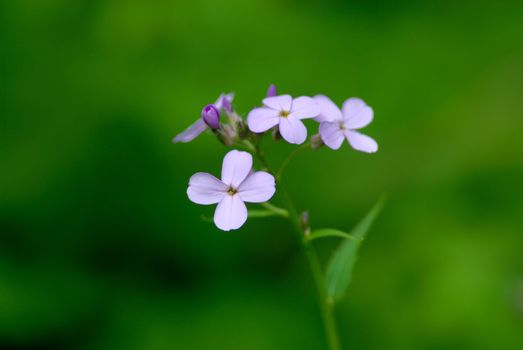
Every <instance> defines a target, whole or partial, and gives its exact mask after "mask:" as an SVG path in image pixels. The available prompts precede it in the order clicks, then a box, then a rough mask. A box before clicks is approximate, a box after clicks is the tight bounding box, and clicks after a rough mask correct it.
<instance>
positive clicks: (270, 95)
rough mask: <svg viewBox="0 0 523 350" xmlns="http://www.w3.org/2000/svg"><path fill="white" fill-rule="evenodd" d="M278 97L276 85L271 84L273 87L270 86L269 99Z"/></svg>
mask: <svg viewBox="0 0 523 350" xmlns="http://www.w3.org/2000/svg"><path fill="white" fill-rule="evenodd" d="M276 95H277V92H276V86H275V85H274V84H271V86H269V90H267V97H273V96H276Z"/></svg>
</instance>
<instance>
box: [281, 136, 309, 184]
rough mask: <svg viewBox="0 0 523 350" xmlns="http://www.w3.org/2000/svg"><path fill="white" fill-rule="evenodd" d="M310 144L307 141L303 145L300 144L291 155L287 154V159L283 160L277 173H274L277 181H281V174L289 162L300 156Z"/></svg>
mask: <svg viewBox="0 0 523 350" xmlns="http://www.w3.org/2000/svg"><path fill="white" fill-rule="evenodd" d="M310 146H311V145H310V142H309V141H307V142H305V143H304V144H302V145H301V146H299V147H298V148H296V149H294V151H292V153H291V154H289V156H288V157H287V159H285V160H284V161H283V163H282V164H281V166H280V168H279V169H278V172H277V173H276V178H277V179H278V180H281V177H282V175H283V172H284V171H285V169H287V166H288V165H289V163H290V162H291V160H293V159H294V157H296V156H297V155H298V154H300V153H301V152H303V151H304V150H306V149H308V148H310Z"/></svg>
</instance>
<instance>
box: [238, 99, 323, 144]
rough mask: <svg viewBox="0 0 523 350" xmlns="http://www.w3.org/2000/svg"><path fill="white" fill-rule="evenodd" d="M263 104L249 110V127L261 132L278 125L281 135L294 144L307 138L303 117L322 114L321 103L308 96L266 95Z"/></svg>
mask: <svg viewBox="0 0 523 350" xmlns="http://www.w3.org/2000/svg"><path fill="white" fill-rule="evenodd" d="M263 105H264V106H263V107H259V108H255V109H253V110H252V111H250V112H249V115H248V116H247V124H248V125H249V129H250V130H251V131H253V132H256V133H261V132H264V131H267V130H269V129H270V128H272V127H273V126H276V125H278V128H279V131H280V134H281V136H282V137H283V138H284V139H285V140H286V141H287V142H289V143H294V144H300V143H303V142H304V141H305V139H306V138H307V129H306V128H305V125H303V122H302V121H301V119H306V118H314V117H317V116H318V115H319V114H320V107H319V105H318V104H317V103H316V102H315V101H314V99H312V98H311V97H306V96H302V97H298V98H295V99H293V98H292V97H291V96H289V95H280V96H274V97H266V98H265V99H264V100H263Z"/></svg>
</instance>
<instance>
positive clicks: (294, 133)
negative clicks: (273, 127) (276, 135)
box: [279, 115, 307, 144]
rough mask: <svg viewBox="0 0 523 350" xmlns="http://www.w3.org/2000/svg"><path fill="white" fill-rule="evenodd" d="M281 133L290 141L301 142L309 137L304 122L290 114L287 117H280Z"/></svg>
mask: <svg viewBox="0 0 523 350" xmlns="http://www.w3.org/2000/svg"><path fill="white" fill-rule="evenodd" d="M279 129H280V134H281V136H282V137H283V138H284V139H285V140H286V141H287V142H288V143H294V144H301V143H303V142H304V141H305V139H306V138H307V129H306V128H305V125H303V122H302V121H301V120H299V119H298V118H296V117H294V116H292V115H289V116H288V117H286V118H280V126H279Z"/></svg>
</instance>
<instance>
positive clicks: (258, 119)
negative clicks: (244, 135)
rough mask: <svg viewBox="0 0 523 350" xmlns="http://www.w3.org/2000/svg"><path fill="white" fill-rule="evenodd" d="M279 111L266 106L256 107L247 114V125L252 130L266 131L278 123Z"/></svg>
mask: <svg viewBox="0 0 523 350" xmlns="http://www.w3.org/2000/svg"><path fill="white" fill-rule="evenodd" d="M279 120H280V117H279V112H278V111H276V110H274V109H271V108H266V107H260V108H255V109H253V110H252V111H250V112H249V115H248V116H247V125H248V126H249V129H250V130H251V131H252V132H264V131H267V130H269V129H270V128H272V127H273V126H275V125H276V124H278V122H279Z"/></svg>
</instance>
